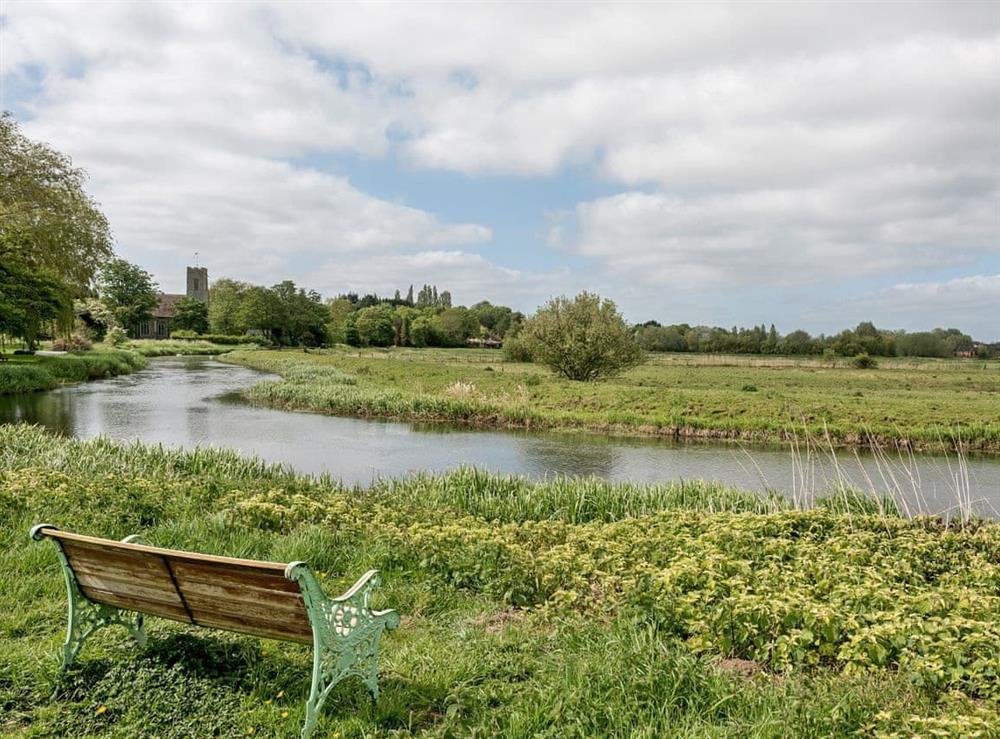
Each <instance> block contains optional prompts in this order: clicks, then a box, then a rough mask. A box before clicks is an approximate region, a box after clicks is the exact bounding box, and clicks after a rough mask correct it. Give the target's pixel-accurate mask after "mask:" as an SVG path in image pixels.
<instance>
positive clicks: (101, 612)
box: [55, 543, 146, 670]
mask: <svg viewBox="0 0 1000 739" xmlns="http://www.w3.org/2000/svg"><path fill="white" fill-rule="evenodd" d="M55 547H56V554H57V555H58V556H59V564H60V565H61V566H62V571H63V579H65V581H66V597H67V599H68V601H69V621H68V623H67V624H66V640H65V641H64V642H63V645H62V669H63V670H66V669H67V668H68V667H69V666H70V665H72V664H73V662H74V661H75V660H76V656H77V655H78V654H79V653H80V649H82V648H83V643H84V642H85V641H86V640H87V638H88V637H89V636H90V635H91V634H93V633H94V632H95V631H97V630H98V629H101V628H104V627H105V626H112V625H115V624H117V625H120V626H124V627H125V628H126V629H127V630H128V632H129V633H130V634H131V635H132V638H133V639H135V641H136V643H138V645H139V646H140V647H143V646H145V645H146V632H145V630H144V629H143V617H142V614H141V613H132V612H131V611H123V610H120V609H118V608H115V607H113V606H106V605H104V604H103V603H94V602H93V601H91V600H89V599H88V598H87V597H86V596H85V595H84V594H83V593H81V592H80V586H79V585H78V584H77V582H76V575H74V574H73V569H72V568H71V567H70V566H69V562H68V561H67V560H66V555H65V554H64V553H63V550H62V547H61V546H59V544H58V543H55Z"/></svg>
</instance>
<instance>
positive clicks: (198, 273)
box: [187, 267, 208, 303]
mask: <svg viewBox="0 0 1000 739" xmlns="http://www.w3.org/2000/svg"><path fill="white" fill-rule="evenodd" d="M187 296H188V297H189V298H194V299H195V300H200V301H201V302H202V303H207V302H208V268H207V267H188V268H187Z"/></svg>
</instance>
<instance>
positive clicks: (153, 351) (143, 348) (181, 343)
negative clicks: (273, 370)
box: [124, 339, 257, 357]
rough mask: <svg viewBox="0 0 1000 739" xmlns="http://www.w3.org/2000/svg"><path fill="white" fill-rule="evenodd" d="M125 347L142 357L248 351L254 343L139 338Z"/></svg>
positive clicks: (210, 354)
mask: <svg viewBox="0 0 1000 739" xmlns="http://www.w3.org/2000/svg"><path fill="white" fill-rule="evenodd" d="M124 346H125V348H126V349H128V350H129V351H133V352H136V353H137V354H141V355H142V356H144V357H173V356H177V355H208V356H212V355H216V354H225V353H226V352H231V351H234V350H236V349H240V350H244V351H250V350H253V349H256V348H257V345H256V344H239V345H236V346H234V345H232V344H217V343H214V342H211V341H201V340H188V339H184V340H171V339H139V340H133V341H129V342H127V343H126V344H125V345H124Z"/></svg>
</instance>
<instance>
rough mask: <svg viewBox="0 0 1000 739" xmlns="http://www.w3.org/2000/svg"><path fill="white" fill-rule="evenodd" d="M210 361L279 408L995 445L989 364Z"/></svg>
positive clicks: (335, 354)
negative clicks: (233, 366) (239, 369)
mask: <svg viewBox="0 0 1000 739" xmlns="http://www.w3.org/2000/svg"><path fill="white" fill-rule="evenodd" d="M221 359H222V360H223V361H227V362H235V363H239V364H243V365H245V366H249V367H253V368H256V369H261V370H266V371H269V372H274V373H277V374H279V375H281V376H282V377H283V378H284V379H283V381H282V382H278V383H274V382H268V383H262V384H260V385H257V386H255V387H253V388H251V389H250V390H249V391H248V392H247V397H249V398H250V399H251V400H253V401H255V402H259V403H265V404H268V405H272V406H275V407H280V408H285V409H295V410H309V411H317V412H321V413H331V414H336V415H352V416H359V417H374V418H385V419H393V420H409V421H428V422H435V421H448V422H452V423H464V424H469V425H474V426H481V427H489V428H525V429H548V430H559V431H572V430H585V431H592V432H597V433H605V434H613V435H620V436H633V437H643V436H647V437H648V436H653V437H666V438H676V439H686V438H691V439H710V440H720V441H749V442H767V443H785V444H795V445H802V444H806V443H810V440H813V441H815V440H819V443H820V444H821V445H823V446H826V445H834V446H841V447H852V446H853V447H880V448H890V449H893V448H905V449H914V450H928V451H941V450H949V451H950V450H954V449H957V448H961V449H962V450H963V451H969V450H978V451H985V452H1000V402H997V399H998V398H1000V371H998V370H997V368H996V367H995V366H993V365H991V364H989V363H971V362H970V363H965V362H957V361H955V362H935V363H930V362H921V363H913V364H912V366H911V365H907V364H902V363H900V364H896V365H893V366H891V367H887V368H879V369H870V370H857V369H849V368H844V367H822V366H816V365H815V363H801V364H792V365H785V364H777V365H764V366H754V365H735V366H733V365H719V364H718V363H717V360H716V359H715V358H713V357H711V356H710V355H709V356H707V357H706V358H705V362H704V363H703V364H699V363H697V361H696V358H694V357H692V355H684V357H683V362H681V361H678V360H677V359H676V358H675V357H673V356H670V355H668V356H664V357H654V358H653V359H652V360H651V361H650V362H648V363H647V364H646V365H643V366H642V367H639V368H637V369H635V370H632V371H630V372H628V373H627V374H625V375H624V376H622V377H621V378H617V379H615V380H611V381H608V382H599V383H579V382H572V381H569V380H564V379H561V378H558V377H555V376H553V375H552V374H551V373H549V372H548V371H547V370H546V369H545V368H543V367H539V366H536V365H533V364H522V363H508V362H504V361H502V357H501V356H500V355H499V354H498V353H497V352H491V351H474V350H465V351H460V352H459V351H447V350H445V351H441V350H431V349H425V350H412V349H410V350H402V351H393V350H382V351H375V352H373V351H370V350H366V351H364V352H361V351H347V350H332V351H327V352H323V353H308V354H306V353H302V352H291V351H288V352H273V351H267V352H259V351H258V352H246V351H240V352H235V353H232V354H227V355H225V356H224V357H221Z"/></svg>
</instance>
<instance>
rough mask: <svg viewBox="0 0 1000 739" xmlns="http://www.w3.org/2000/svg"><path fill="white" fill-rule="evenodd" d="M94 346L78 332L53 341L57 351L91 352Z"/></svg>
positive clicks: (53, 346)
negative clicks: (66, 337)
mask: <svg viewBox="0 0 1000 739" xmlns="http://www.w3.org/2000/svg"><path fill="white" fill-rule="evenodd" d="M93 346H94V345H93V344H91V343H90V340H89V339H86V338H84V337H83V336H80V335H78V334H73V336H71V337H69V338H68V339H56V340H55V341H53V342H52V349H53V350H54V351H57V352H89V351H90V350H91V349H93Z"/></svg>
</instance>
